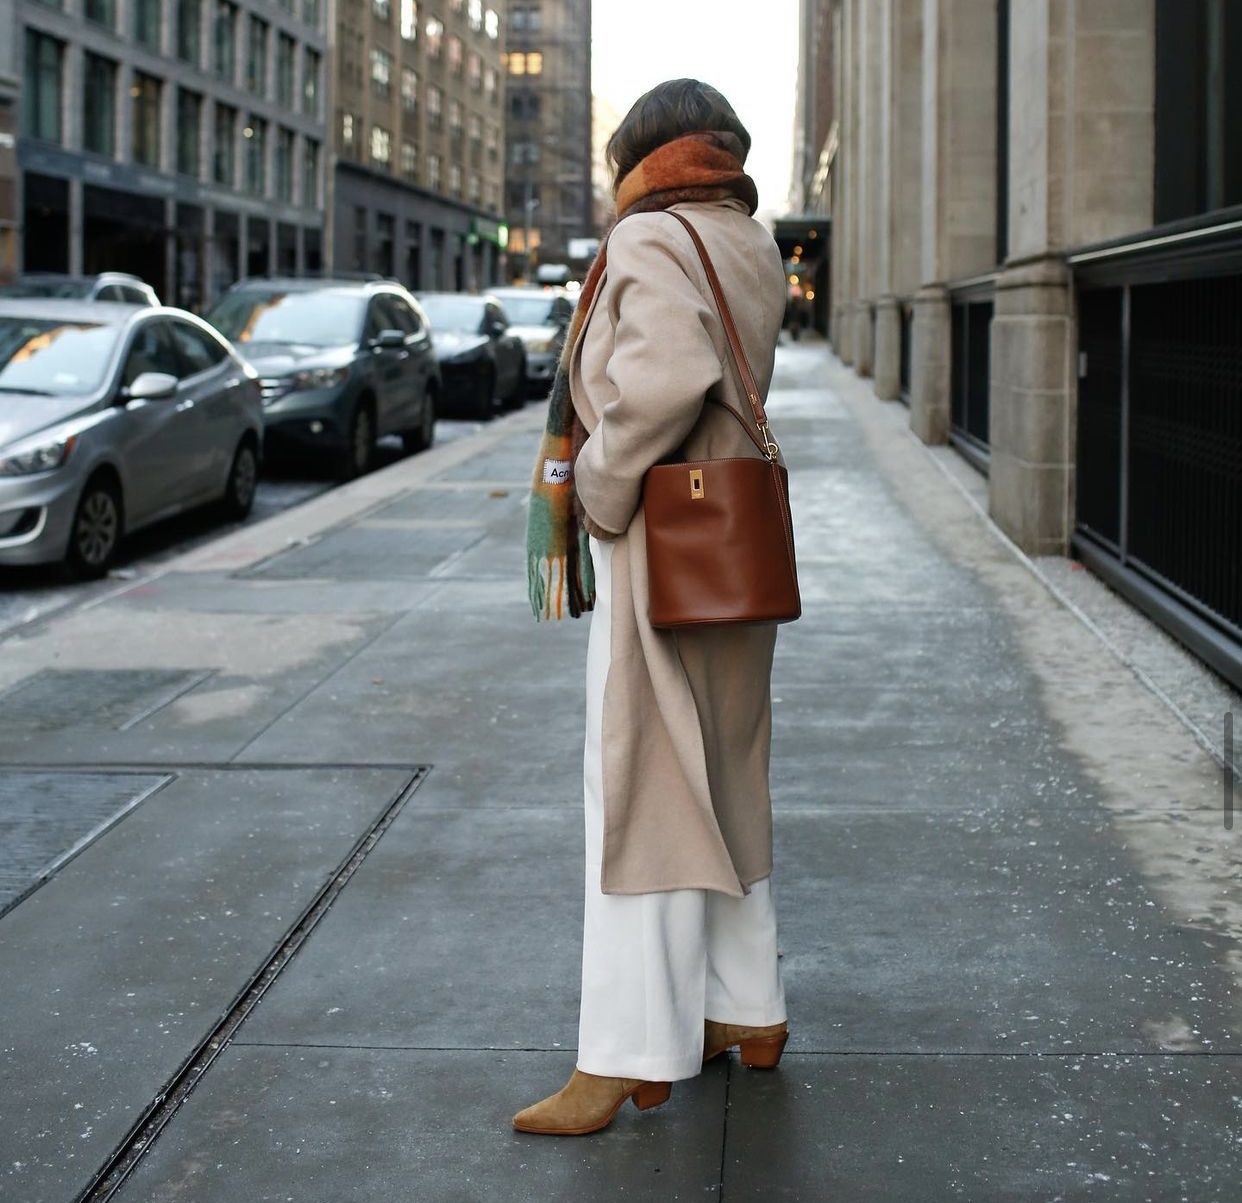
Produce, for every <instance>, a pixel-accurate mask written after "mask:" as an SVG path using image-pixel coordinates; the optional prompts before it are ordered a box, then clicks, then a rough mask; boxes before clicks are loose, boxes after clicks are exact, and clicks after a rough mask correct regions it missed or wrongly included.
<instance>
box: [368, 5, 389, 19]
mask: <svg viewBox="0 0 1242 1203" xmlns="http://www.w3.org/2000/svg"><path fill="white" fill-rule="evenodd" d="M371 11H372V12H373V13H374V14H375V19H376V20H377V21H387V20H388V18H389V17H391V16H392V5H391V4H390V3H389V0H371Z"/></svg>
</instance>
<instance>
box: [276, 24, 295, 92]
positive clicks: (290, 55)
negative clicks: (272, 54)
mask: <svg viewBox="0 0 1242 1203" xmlns="http://www.w3.org/2000/svg"><path fill="white" fill-rule="evenodd" d="M297 52H298V48H297V43H296V42H295V41H294V40H293V39H292V38H291V37H290V36H289V35H288V34H287V33H282V34H279V35H277V38H276V103H277V104H279V105H280V106H281V108H284V109H292V108H293V71H294V63H295V62H296V61H297Z"/></svg>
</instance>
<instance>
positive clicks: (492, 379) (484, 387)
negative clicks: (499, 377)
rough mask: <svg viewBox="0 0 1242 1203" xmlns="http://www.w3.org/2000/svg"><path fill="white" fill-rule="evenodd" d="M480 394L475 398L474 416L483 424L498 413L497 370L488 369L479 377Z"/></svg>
mask: <svg viewBox="0 0 1242 1203" xmlns="http://www.w3.org/2000/svg"><path fill="white" fill-rule="evenodd" d="M478 388H479V392H478V396H477V397H475V401H474V404H475V411H474V416H475V417H476V418H478V419H479V421H481V422H486V421H488V419H489V418H491V417H492V416H493V415H494V414H495V412H496V369H495V368H494V367H491V366H489V367H487V368H486V369H484V371H483V374H482V375H481V376H480V377H479V385H478Z"/></svg>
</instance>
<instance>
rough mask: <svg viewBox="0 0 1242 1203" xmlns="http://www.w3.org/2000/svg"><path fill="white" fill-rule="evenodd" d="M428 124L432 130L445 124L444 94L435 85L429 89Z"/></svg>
mask: <svg viewBox="0 0 1242 1203" xmlns="http://www.w3.org/2000/svg"><path fill="white" fill-rule="evenodd" d="M427 124H428V125H429V126H430V127H431V128H432V129H440V128H441V127H442V126H443V124H444V92H443V91H442V90H441V89H440V88H437V87H436V86H435V85H434V84H433V85H432V86H431V87H430V88H428V89H427Z"/></svg>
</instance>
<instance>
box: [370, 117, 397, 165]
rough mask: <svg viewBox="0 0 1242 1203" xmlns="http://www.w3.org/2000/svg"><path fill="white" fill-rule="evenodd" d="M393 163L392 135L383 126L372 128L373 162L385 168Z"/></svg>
mask: <svg viewBox="0 0 1242 1203" xmlns="http://www.w3.org/2000/svg"><path fill="white" fill-rule="evenodd" d="M391 161H392V134H390V133H389V132H388V131H387V130H386V129H385V128H384V127H383V126H382V125H373V126H372V127H371V162H372V163H379V164H381V165H382V166H384V167H387V166H388V164H389V163H390V162H391Z"/></svg>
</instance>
